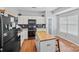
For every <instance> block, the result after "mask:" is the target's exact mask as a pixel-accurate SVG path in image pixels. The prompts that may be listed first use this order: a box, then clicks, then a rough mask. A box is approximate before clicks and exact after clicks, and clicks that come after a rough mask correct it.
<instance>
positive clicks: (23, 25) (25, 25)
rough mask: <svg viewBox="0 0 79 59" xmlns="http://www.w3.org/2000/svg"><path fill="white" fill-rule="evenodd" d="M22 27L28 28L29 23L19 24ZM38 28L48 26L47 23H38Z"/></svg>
mask: <svg viewBox="0 0 79 59" xmlns="http://www.w3.org/2000/svg"><path fill="white" fill-rule="evenodd" d="M18 25H19V26H21V27H22V28H28V24H18ZM36 28H46V24H36Z"/></svg>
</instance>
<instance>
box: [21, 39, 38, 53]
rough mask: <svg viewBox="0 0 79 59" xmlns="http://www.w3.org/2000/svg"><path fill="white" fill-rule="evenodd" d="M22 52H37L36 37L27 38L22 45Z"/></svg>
mask: <svg viewBox="0 0 79 59" xmlns="http://www.w3.org/2000/svg"><path fill="white" fill-rule="evenodd" d="M20 51H21V52H36V51H37V50H36V44H35V40H34V39H29V40H27V39H25V40H24V42H23V44H22V47H21V50H20Z"/></svg>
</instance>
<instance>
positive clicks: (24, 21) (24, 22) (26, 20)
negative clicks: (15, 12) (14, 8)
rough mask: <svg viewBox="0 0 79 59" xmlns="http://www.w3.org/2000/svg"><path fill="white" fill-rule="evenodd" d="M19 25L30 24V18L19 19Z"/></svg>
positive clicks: (21, 17)
mask: <svg viewBox="0 0 79 59" xmlns="http://www.w3.org/2000/svg"><path fill="white" fill-rule="evenodd" d="M18 24H28V17H26V16H20V17H18Z"/></svg>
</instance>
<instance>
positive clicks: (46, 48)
mask: <svg viewBox="0 0 79 59" xmlns="http://www.w3.org/2000/svg"><path fill="white" fill-rule="evenodd" d="M55 45H56V41H55V40H48V41H43V42H40V51H41V52H55V47H56V46H55Z"/></svg>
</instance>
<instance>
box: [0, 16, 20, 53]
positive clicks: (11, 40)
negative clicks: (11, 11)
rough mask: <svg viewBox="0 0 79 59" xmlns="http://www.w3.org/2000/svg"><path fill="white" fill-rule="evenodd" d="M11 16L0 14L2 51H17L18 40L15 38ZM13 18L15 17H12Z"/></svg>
mask: <svg viewBox="0 0 79 59" xmlns="http://www.w3.org/2000/svg"><path fill="white" fill-rule="evenodd" d="M11 17H13V16H4V15H0V49H1V51H3V52H14V51H18V50H19V49H18V46H19V45H20V44H19V41H17V40H16V36H17V31H16V26H15V25H14V24H12V23H15V21H13V20H11ZM13 18H14V19H15V17H13Z"/></svg>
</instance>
